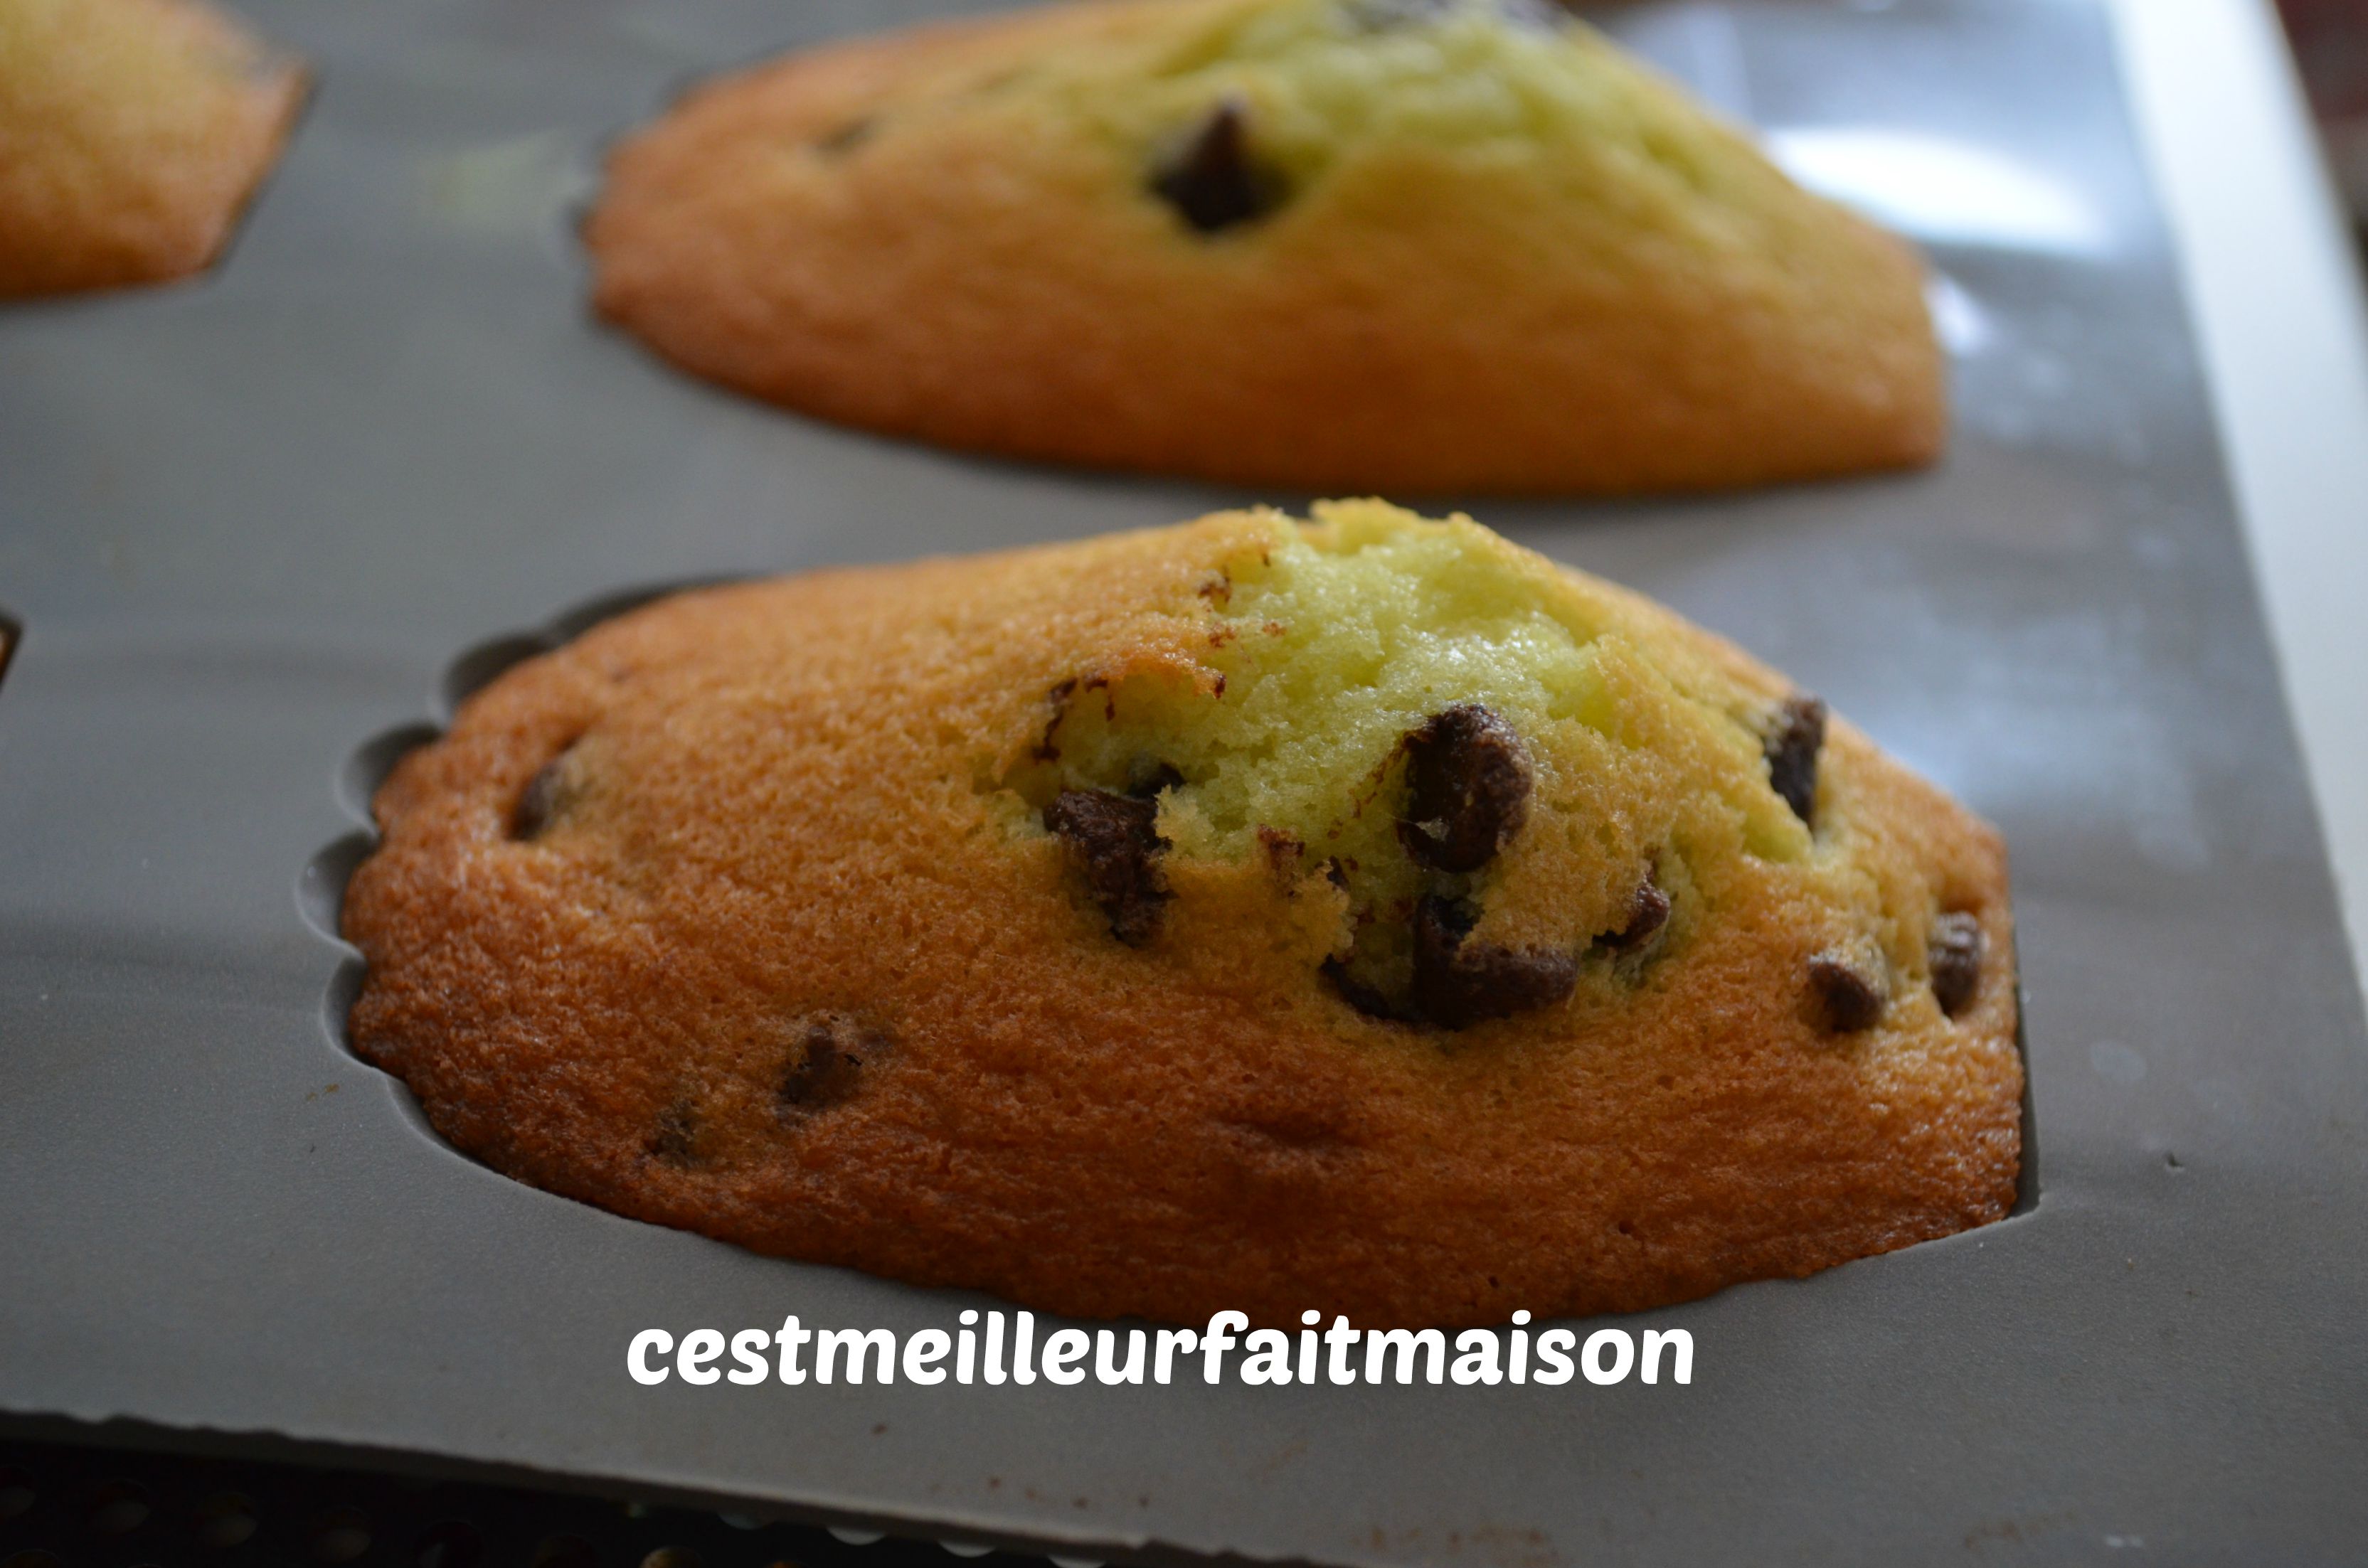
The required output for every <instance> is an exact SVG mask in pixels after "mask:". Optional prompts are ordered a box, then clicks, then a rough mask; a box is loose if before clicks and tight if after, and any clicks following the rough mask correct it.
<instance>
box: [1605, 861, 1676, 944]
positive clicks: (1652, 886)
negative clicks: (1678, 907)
mask: <svg viewBox="0 0 2368 1568" xmlns="http://www.w3.org/2000/svg"><path fill="white" fill-rule="evenodd" d="M1668 923H1669V895H1668V893H1665V892H1662V891H1661V888H1660V884H1659V883H1657V882H1656V881H1653V879H1652V878H1651V877H1649V876H1647V877H1646V878H1645V880H1644V881H1642V882H1639V883H1638V884H1637V885H1636V892H1635V894H1634V896H1633V897H1632V898H1630V899H1629V901H1628V924H1627V925H1625V926H1622V927H1621V928H1620V929H1619V930H1617V931H1614V932H1612V933H1611V935H1610V936H1608V937H1597V938H1596V940H1597V941H1599V942H1600V943H1601V944H1602V945H1603V946H1604V947H1607V948H1609V949H1611V950H1612V951H1613V952H1615V953H1638V952H1643V951H1644V950H1645V949H1646V948H1647V947H1649V946H1651V945H1652V941H1653V938H1654V937H1657V936H1659V935H1660V934H1661V927H1662V926H1667V925H1668Z"/></svg>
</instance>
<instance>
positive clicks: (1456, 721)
mask: <svg viewBox="0 0 2368 1568" xmlns="http://www.w3.org/2000/svg"><path fill="white" fill-rule="evenodd" d="M1405 744H1406V816H1405V818H1404V820H1402V821H1401V822H1399V824H1398V842H1399V843H1400V844H1403V845H1404V846H1406V854H1407V855H1408V856H1410V857H1412V858H1413V859H1414V861H1415V863H1416V864H1417V865H1420V866H1428V867H1429V868H1430V869H1432V870H1435V871H1475V870H1478V869H1480V868H1481V867H1483V866H1485V865H1486V864H1487V863H1488V862H1489V860H1490V859H1492V858H1495V856H1496V853H1497V850H1499V849H1502V848H1503V847H1504V846H1506V845H1508V844H1509V843H1511V842H1512V839H1513V835H1515V834H1517V833H1519V832H1520V831H1521V824H1523V823H1525V822H1527V821H1528V820H1529V816H1530V757H1529V753H1528V751H1527V750H1526V749H1525V748H1524V747H1523V746H1522V744H1521V737H1520V736H1519V735H1517V734H1515V733H1513V727H1512V726H1511V725H1510V724H1508V723H1506V722H1505V721H1504V720H1502V719H1500V718H1498V717H1497V715H1496V714H1495V713H1494V712H1493V711H1491V710H1488V709H1486V708H1484V707H1482V706H1481V705H1480V704H1479V703H1477V702H1459V703H1457V704H1456V705H1455V706H1454V707H1452V708H1448V709H1444V710H1440V712H1438V713H1434V714H1432V715H1431V716H1430V718H1429V719H1428V720H1426V721H1425V722H1423V723H1422V724H1421V725H1420V726H1419V727H1418V728H1416V729H1412V730H1409V731H1407V732H1406V743H1405Z"/></svg>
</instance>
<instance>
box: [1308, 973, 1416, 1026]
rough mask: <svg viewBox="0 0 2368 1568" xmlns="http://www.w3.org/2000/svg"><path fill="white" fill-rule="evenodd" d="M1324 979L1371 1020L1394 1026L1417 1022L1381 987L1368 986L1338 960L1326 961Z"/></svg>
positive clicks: (1344, 999)
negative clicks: (1378, 1020) (1384, 1020)
mask: <svg viewBox="0 0 2368 1568" xmlns="http://www.w3.org/2000/svg"><path fill="white" fill-rule="evenodd" d="M1324 978H1325V979H1326V980H1328V981H1330V982H1331V983H1332V989H1334V990H1335V991H1338V993H1339V994H1340V999H1341V1000H1342V1001H1344V1002H1346V1003H1348V1004H1349V1006H1351V1007H1354V1008H1356V1009H1357V1011H1359V1012H1360V1013H1362V1014H1364V1015H1365V1016H1366V1017H1369V1018H1383V1019H1387V1020H1388V1021H1389V1022H1391V1023H1394V1024H1410V1023H1413V1022H1415V1021H1416V1019H1415V1017H1413V1015H1412V1014H1410V1013H1409V1012H1408V1011H1407V1010H1406V1008H1404V1007H1401V1006H1398V1005H1397V1004H1396V1003H1395V1002H1392V1001H1391V1000H1390V999H1389V998H1388V997H1387V996H1385V995H1383V994H1382V990H1381V987H1379V986H1377V985H1368V984H1367V983H1365V982H1363V981H1361V980H1360V979H1358V978H1357V977H1356V976H1355V975H1354V974H1351V973H1350V972H1349V966H1348V965H1347V964H1345V963H1343V962H1341V961H1340V960H1338V959H1326V960H1324Z"/></svg>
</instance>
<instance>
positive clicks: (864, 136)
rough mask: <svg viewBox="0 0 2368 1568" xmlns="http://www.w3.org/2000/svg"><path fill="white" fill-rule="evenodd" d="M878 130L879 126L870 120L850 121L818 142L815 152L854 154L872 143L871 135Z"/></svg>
mask: <svg viewBox="0 0 2368 1568" xmlns="http://www.w3.org/2000/svg"><path fill="white" fill-rule="evenodd" d="M878 129H879V126H878V125H876V124H875V123H874V122H873V121H872V120H871V119H850V120H848V122H847V123H846V124H845V125H842V126H840V127H839V128H838V129H837V130H836V131H832V132H831V133H830V134H828V135H827V136H824V137H821V138H819V139H818V140H816V141H815V142H814V151H815V152H817V153H852V152H854V151H855V150H856V149H857V148H858V147H860V146H862V145H863V143H865V142H869V141H871V133H872V132H873V131H877V130H878Z"/></svg>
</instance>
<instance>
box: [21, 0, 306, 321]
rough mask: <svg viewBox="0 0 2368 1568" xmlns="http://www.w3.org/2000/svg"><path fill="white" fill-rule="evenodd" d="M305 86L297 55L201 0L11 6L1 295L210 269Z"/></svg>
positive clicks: (56, 0) (25, 0) (48, 1)
mask: <svg viewBox="0 0 2368 1568" xmlns="http://www.w3.org/2000/svg"><path fill="white" fill-rule="evenodd" d="M303 93H304V73H303V71H302V68H301V67H300V66H299V65H298V64H297V63H296V62H294V61H293V60H292V59H290V57H288V56H286V55H283V54H280V53H279V52H277V51H273V50H271V49H269V48H268V47H267V46H266V45H264V44H263V43H262V42H260V41H259V40H256V38H254V37H253V36H252V35H250V34H249V33H248V32H247V31H246V30H245V28H241V27H240V26H238V24H236V23H235V22H233V21H232V20H231V19H230V18H229V17H226V16H224V15H222V13H221V12H219V11H216V10H215V9H213V8H212V7H211V6H204V5H201V4H198V3H197V0H12V3H11V4H9V5H7V6H5V7H0V298H8V297H11V296H21V295H30V294H52V293H62V292H67V291H71V290H85V289H108V288H118V287H121V286H124V285H128V284H137V283H157V282H163V281H166V280H169V279H172V278H182V277H186V276H188V274H190V273H193V272H197V271H199V270H200V269H202V268H203V267H206V266H207V265H208V264H209V263H210V262H211V261H212V260H213V258H214V256H215V255H216V253H217V252H219V251H220V250H221V249H222V244H223V243H224V242H225V241H226V240H227V239H228V237H229V235H230V232H231V229H232V227H233V225H234V224H235V223H236V222H237V220H238V215H239V212H240V210H241V209H243V208H244V207H245V205H246V200H247V198H248V197H249V196H250V195H251V194H252V193H253V192H254V190H255V187H256V186H257V185H258V184H259V183H261V181H262V179H263V176H265V175H266V174H267V173H268V172H269V170H270V168H271V165H272V164H273V163H274V162H275V161H276V160H277V159H278V157H279V146H280V143H281V142H282V141H283V140H284V139H285V137H286V136H287V134H288V131H289V127H290V124H291V123H292V122H293V120H294V119H295V114H296V109H297V107H298V105H299V104H300V103H301V102H302V98H303Z"/></svg>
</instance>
